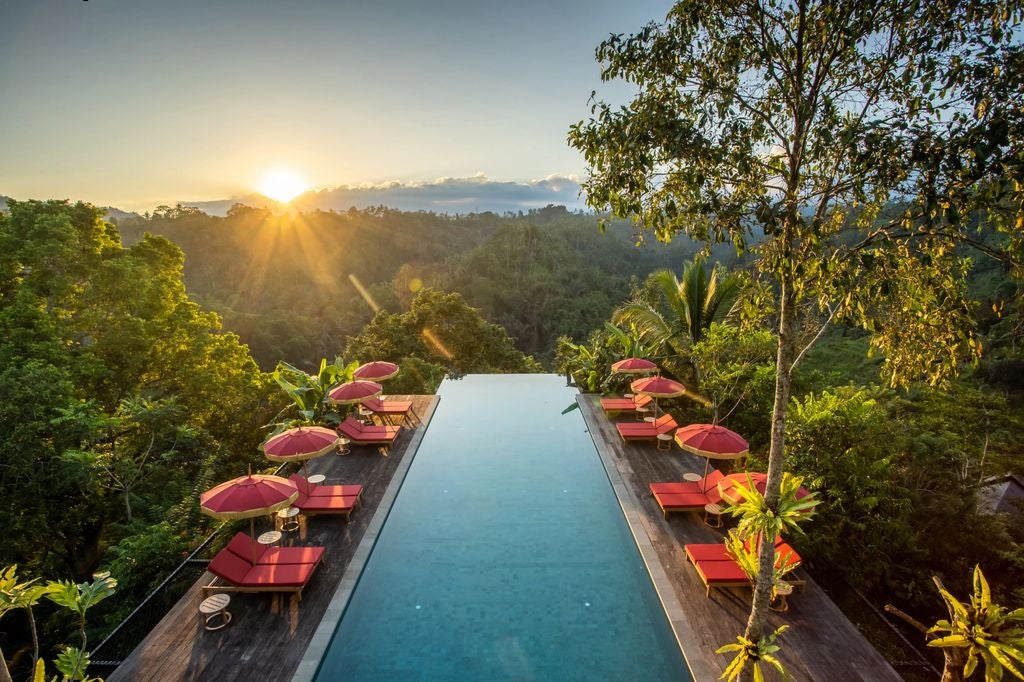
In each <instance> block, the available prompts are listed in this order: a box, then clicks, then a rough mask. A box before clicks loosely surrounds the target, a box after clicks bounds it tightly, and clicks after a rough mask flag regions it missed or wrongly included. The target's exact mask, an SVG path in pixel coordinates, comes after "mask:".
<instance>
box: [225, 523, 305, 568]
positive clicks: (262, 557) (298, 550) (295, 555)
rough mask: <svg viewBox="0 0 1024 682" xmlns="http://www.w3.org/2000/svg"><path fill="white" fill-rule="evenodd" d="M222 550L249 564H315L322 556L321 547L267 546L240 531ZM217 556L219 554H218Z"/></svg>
mask: <svg viewBox="0 0 1024 682" xmlns="http://www.w3.org/2000/svg"><path fill="white" fill-rule="evenodd" d="M254 550H255V552H254ZM224 551H227V552H231V553H232V554H234V555H235V556H237V557H240V558H241V559H242V560H244V561H245V562H246V563H247V564H250V565H252V564H257V565H259V564H278V563H280V564H315V563H318V562H319V561H320V560H321V559H322V558H323V556H324V548H323V547H268V546H267V545H261V544H260V543H258V542H255V541H254V540H252V539H251V538H250V537H249V536H248V535H247V534H246V533H241V532H239V533H236V534H235V537H233V538H231V542H229V543H228V544H227V547H225V550H224ZM222 553H223V552H222ZM219 557H220V555H218V558H219ZM254 557H255V559H254ZM215 561H216V559H215ZM211 572H212V571H211Z"/></svg>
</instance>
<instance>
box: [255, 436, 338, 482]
mask: <svg viewBox="0 0 1024 682" xmlns="http://www.w3.org/2000/svg"><path fill="white" fill-rule="evenodd" d="M262 447H263V454H265V455H266V456H267V459H270V460H273V461H275V462H297V461H300V460H301V461H302V473H303V475H306V474H307V471H306V460H309V459H313V458H314V457H320V456H321V455H326V454H327V453H328V452H331V451H332V450H334V449H335V448H337V447H338V434H337V432H335V431H332V430H331V429H325V428H324V427H322V426H299V427H296V428H294V429H288V430H287V431H282V432H281V433H279V434H277V435H276V436H272V437H271V438H268V439H267V440H266V442H264V443H263V446H262Z"/></svg>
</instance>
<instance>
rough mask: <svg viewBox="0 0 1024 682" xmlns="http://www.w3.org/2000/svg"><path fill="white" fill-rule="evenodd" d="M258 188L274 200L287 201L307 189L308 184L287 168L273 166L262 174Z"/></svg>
mask: <svg viewBox="0 0 1024 682" xmlns="http://www.w3.org/2000/svg"><path fill="white" fill-rule="evenodd" d="M258 189H259V191H260V193H261V194H263V195H264V196H267V197H270V198H271V199H273V200H274V201H280V202H282V203H287V202H289V201H291V200H292V199H294V198H295V197H297V196H299V195H300V194H302V193H303V192H305V191H306V190H308V189H309V184H308V183H307V182H306V181H305V180H304V179H303V178H302V177H300V176H299V175H298V174H296V173H295V172H293V171H290V170H288V169H287V168H274V169H272V170H268V171H267V172H266V173H264V174H263V177H262V178H261V179H260V184H259V188H258Z"/></svg>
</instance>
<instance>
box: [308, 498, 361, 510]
mask: <svg viewBox="0 0 1024 682" xmlns="http://www.w3.org/2000/svg"><path fill="white" fill-rule="evenodd" d="M358 501H359V498H358V497H356V496H354V495H339V496H335V497H306V498H303V497H302V496H301V495H300V496H299V499H297V500H295V506H296V507H298V508H299V509H301V510H303V511H309V512H318V511H346V510H347V511H351V510H352V509H354V508H355V506H356V503H357V502H358Z"/></svg>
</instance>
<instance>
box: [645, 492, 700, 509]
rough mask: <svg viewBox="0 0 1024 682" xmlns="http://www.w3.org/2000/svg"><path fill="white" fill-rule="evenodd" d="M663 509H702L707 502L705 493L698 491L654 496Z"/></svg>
mask: <svg viewBox="0 0 1024 682" xmlns="http://www.w3.org/2000/svg"><path fill="white" fill-rule="evenodd" d="M654 498H655V499H656V500H658V504H660V505H661V506H662V508H663V509H695V510H699V509H703V508H704V505H706V504H707V503H708V498H707V495H701V494H700V493H667V494H664V495H662V494H657V495H655V496H654Z"/></svg>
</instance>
